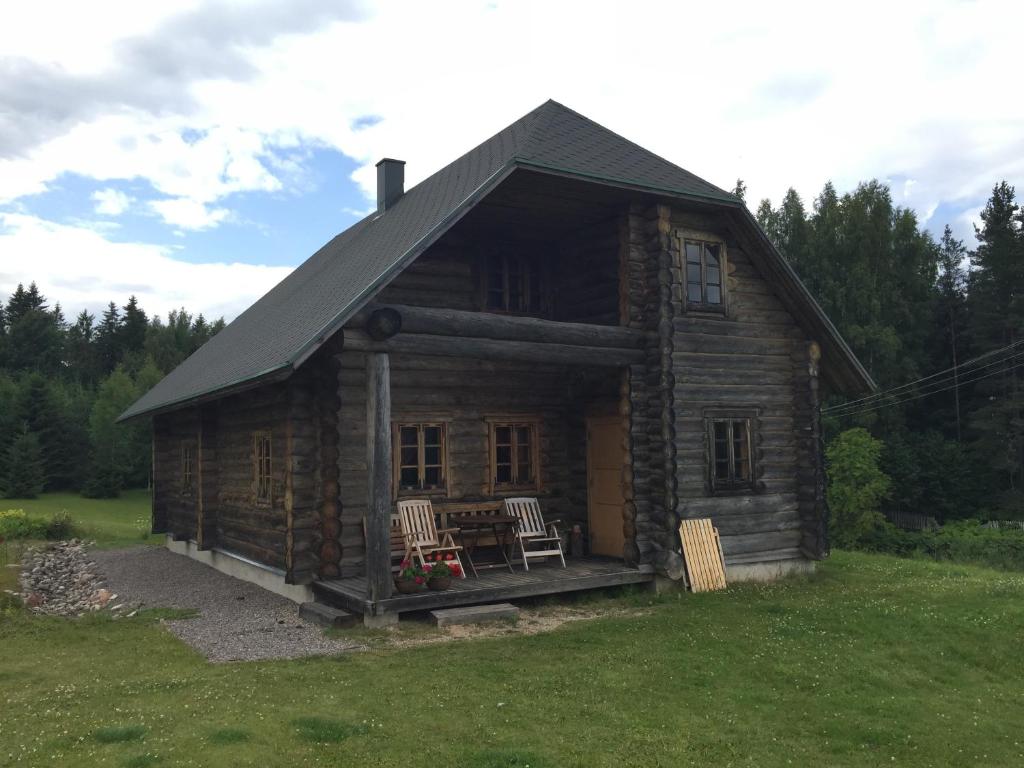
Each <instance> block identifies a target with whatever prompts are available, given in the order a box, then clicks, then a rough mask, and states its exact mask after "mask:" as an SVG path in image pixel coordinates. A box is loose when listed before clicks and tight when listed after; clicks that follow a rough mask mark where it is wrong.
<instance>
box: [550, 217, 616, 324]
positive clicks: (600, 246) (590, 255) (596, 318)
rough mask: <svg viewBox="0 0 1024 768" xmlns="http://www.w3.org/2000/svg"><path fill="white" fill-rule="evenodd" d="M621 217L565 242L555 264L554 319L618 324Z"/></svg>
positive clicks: (553, 280) (586, 230)
mask: <svg viewBox="0 0 1024 768" xmlns="http://www.w3.org/2000/svg"><path fill="white" fill-rule="evenodd" d="M619 247H620V233H619V220H618V219H610V220H608V221H606V222H601V223H600V224H596V225H593V226H590V227H587V228H586V229H584V230H581V231H579V232H576V233H574V234H573V235H572V236H571V237H568V238H565V239H563V240H562V241H561V243H560V244H559V247H558V253H557V258H555V259H553V264H552V267H551V275H552V292H553V295H554V296H556V297H557V299H556V301H554V302H553V307H552V309H553V312H552V318H553V319H554V320H560V321H563V322H572V323H592V324H594V325H618V323H619V269H620V263H619V256H620V253H619Z"/></svg>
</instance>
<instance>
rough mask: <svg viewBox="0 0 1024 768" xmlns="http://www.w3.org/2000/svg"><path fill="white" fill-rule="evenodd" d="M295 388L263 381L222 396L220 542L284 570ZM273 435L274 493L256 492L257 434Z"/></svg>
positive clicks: (219, 498)
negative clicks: (267, 497) (264, 497)
mask: <svg viewBox="0 0 1024 768" xmlns="http://www.w3.org/2000/svg"><path fill="white" fill-rule="evenodd" d="M290 405H291V404H290V393H289V389H288V387H287V386H286V385H283V384H278V385H271V386H267V387H262V388H260V389H257V390H253V391H252V392H245V393H242V394H239V395H234V396H232V397H228V398H225V399H224V400H221V401H219V408H218V422H217V456H218V463H219V466H218V469H219V488H218V493H217V543H218V546H219V547H221V548H223V549H225V550H228V551H230V552H235V553H237V554H240V555H242V556H244V557H248V558H251V559H253V560H256V561H257V562H260V563H264V564H266V565H269V566H272V567H274V568H280V569H282V570H285V569H286V568H287V566H288V563H287V534H288V515H287V511H286V507H285V503H286V494H287V493H288V491H289V485H288V482H289V474H290V472H291V471H292V467H291V462H290V461H289V458H288V456H289V454H288V444H289V415H290ZM257 432H269V433H270V438H271V457H272V458H271V498H270V500H269V501H262V500H258V499H257V498H256V474H255V466H254V449H255V446H254V436H255V434H256V433H257Z"/></svg>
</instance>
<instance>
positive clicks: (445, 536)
mask: <svg viewBox="0 0 1024 768" xmlns="http://www.w3.org/2000/svg"><path fill="white" fill-rule="evenodd" d="M398 517H399V519H400V520H401V524H402V536H403V537H405V551H406V553H407V555H406V556H407V557H412V556H415V557H416V558H417V559H418V560H419V561H420V565H426V564H427V563H428V562H430V560H428V559H427V558H428V557H429V556H430V555H434V554H437V553H440V554H441V555H442V556H444V555H447V554H449V553H451V554H453V555H455V557H454V562H456V563H458V564H459V570H460V571H461V576H462V578H466V569H465V568H463V567H462V559H461V558H460V557H459V552H461V551H462V547H461V546H459V545H458V544H456V543H455V540H454V539H453V538H452V534H453V533H455V532H456V531H458V530H459V529H458V528H438V527H437V524H436V523H435V522H434V508H433V507H432V506H431V504H430V499H408V500H406V501H400V502H398ZM450 562H451V561H450Z"/></svg>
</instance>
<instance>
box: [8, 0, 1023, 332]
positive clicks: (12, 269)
mask: <svg viewBox="0 0 1024 768" xmlns="http://www.w3.org/2000/svg"><path fill="white" fill-rule="evenodd" d="M1022 7H1024V4H1021V3H1019V2H1017V3H1006V4H998V3H964V2H928V3H920V4H919V3H912V2H891V0H889V1H888V2H884V3H877V4H875V3H870V2H869V3H844V4H842V5H839V4H832V3H821V2H813V3H806V4H786V3H764V2H757V3H751V4H750V5H749V6H747V7H742V8H741V7H740V6H739V5H738V4H735V3H707V2H702V3H696V2H693V3H690V2H664V3H647V2H640V1H638V0H633V2H629V3H623V2H621V1H620V2H614V3H611V2H609V3H605V2H598V1H595V0H586V1H585V2H554V1H553V0H540V1H539V2H529V1H528V0H492V1H490V2H486V1H477V0H454V1H452V2H448V1H447V0H445V1H444V2H435V3H424V2H387V3H373V2H369V1H367V2H361V1H360V0H336V1H335V2H329V1H328V0H289V2H287V3H284V2H280V3H271V2H249V3H243V2H226V1H224V0H217V1H214V2H206V1H202V0H194V1H191V2H190V1H188V0H173V2H158V1H157V0H147V2H144V3H140V2H138V1H137V0H128V1H125V2H120V1H112V2H106V1H105V0H94V2H91V3H80V2H71V1H70V0H69V1H68V2H48V1H47V0H33V2H31V3H18V4H7V5H6V6H5V7H4V9H3V10H0V293H2V294H4V295H6V294H9V293H10V291H11V290H12V289H13V288H14V286H15V285H16V284H17V283H18V282H19V281H23V282H26V283H27V282H28V281H31V280H36V281H37V282H38V283H39V285H40V287H41V289H42V290H43V292H44V293H45V294H46V295H47V296H48V297H50V298H51V300H59V301H60V302H61V303H62V304H63V306H64V308H65V312H66V313H67V314H68V315H72V314H74V313H76V312H77V311H79V310H80V309H82V308H89V309H90V310H92V311H96V310H97V309H99V308H101V307H102V306H103V305H105V304H106V302H107V301H109V300H111V299H113V300H115V301H117V302H118V303H119V304H123V303H124V302H125V301H126V300H127V297H128V295H129V294H132V293H134V294H136V295H138V297H139V299H140V302H141V303H142V305H143V307H144V308H146V309H147V310H149V311H150V312H154V311H157V312H160V313H165V312H167V311H168V310H169V309H171V308H174V307H177V306H181V305H185V306H187V307H188V308H189V309H191V310H193V311H202V312H204V313H205V314H206V315H207V316H208V317H216V316H219V315H225V316H226V317H227V318H228V319H230V318H231V317H233V316H234V315H235V314H237V313H238V312H239V311H241V310H242V309H244V308H245V306H247V305H248V304H249V303H251V302H252V301H253V300H254V299H255V298H257V297H258V296H259V295H261V294H262V293H263V292H264V291H266V290H267V289H268V288H269V287H270V286H271V285H273V284H274V283H276V282H277V281H278V280H280V279H281V278H282V277H283V276H284V275H285V274H287V272H288V271H289V270H290V269H291V268H292V267H294V266H295V265H296V264H298V263H299V262H301V261H302V260H303V259H304V258H306V257H307V256H308V255H309V254H311V253H312V252H313V251H315V250H316V249H317V248H318V247H319V246H320V245H322V244H323V243H324V242H326V241H327V240H328V239H329V238H330V237H332V236H333V235H334V234H336V233H337V232H339V231H341V230H343V229H345V228H346V227H348V226H349V225H351V224H352V223H353V222H355V221H356V220H358V219H359V218H361V217H362V215H363V214H364V213H365V212H366V211H367V210H368V208H369V207H371V205H372V202H371V198H372V197H373V194H374V191H373V188H372V187H373V179H374V173H373V164H374V163H375V162H376V161H377V160H378V159H380V158H381V157H383V156H389V157H398V158H401V159H404V160H406V161H407V166H406V174H407V183H415V182H416V181H418V180H420V179H422V178H423V177H425V176H426V175H428V174H430V173H432V172H433V171H435V170H437V169H438V168H439V167H441V166H443V165H445V164H446V163H448V162H449V161H450V160H452V159H454V158H455V157H456V156H458V155H459V154H461V153H462V152H464V151H465V150H467V149H469V148H470V147H472V146H474V145H475V144H477V143H479V142H480V141H482V140H483V139H485V138H487V137H488V136H490V135H491V134H493V133H494V132H495V131H497V130H499V129H500V128H502V127H503V126H505V125H506V124H508V123H510V122H512V121H513V120H515V119H516V118H518V117H520V116H521V115H522V114H524V113H526V112H528V111H529V110H530V109H532V108H533V107H535V106H537V105H538V104H540V103H541V102H543V101H544V100H546V99H548V98H554V99H556V100H558V101H560V102H562V103H564V104H566V105H567V106H569V107H572V108H573V109H576V110H577V111H580V112H582V113H583V114H585V115H587V116H588V117H591V118H593V119H595V120H597V121H598V122H599V123H602V124H604V125H606V126H608V127H609V128H611V129H613V130H615V131H617V132H619V133H621V134H624V135H625V136H627V137H629V138H631V139H633V140H634V141H636V142H638V143H640V144H642V145H644V146H646V147H647V148H649V149H651V150H653V151H655V152H657V153H658V154H661V155H663V156H664V157H667V158H668V159H670V160H672V161H674V162H676V163H678V164H679V165H682V166H683V167H685V168H687V169H689V170H691V171H693V172H694V173H696V174H698V175H700V176H702V177H704V178H706V179H708V180H709V181H712V182H713V183H716V184H718V185H719V186H722V187H725V188H730V187H731V186H732V185H733V183H734V182H735V180H736V178H737V177H742V178H743V179H744V180H745V181H746V182H747V185H748V190H749V191H748V200H750V201H751V205H752V206H756V201H757V200H759V199H760V198H762V197H770V198H772V199H773V200H774V201H778V200H779V199H780V198H781V196H782V194H783V193H784V192H785V190H786V188H787V187H789V186H794V187H795V188H796V189H797V190H798V191H799V192H800V194H801V195H802V196H803V197H804V199H805V201H807V203H808V205H809V204H810V201H811V200H813V198H814V196H815V195H816V194H817V193H818V191H820V189H821V187H822V185H823V184H824V183H825V182H826V181H827V180H829V179H831V180H833V182H834V183H835V184H836V186H837V187H838V188H839V189H840V190H846V189H849V188H851V187H852V186H854V185H855V184H856V183H857V182H858V181H860V180H866V179H870V178H879V179H884V180H887V181H888V182H889V184H890V185H891V187H892V191H893V197H894V199H895V200H896V202H897V203H898V204H900V205H904V206H909V207H911V208H913V209H914V210H916V211H917V212H918V215H919V216H920V218H921V220H922V221H924V222H926V223H927V226H929V227H930V228H931V229H933V230H937V231H940V232H941V229H942V226H943V225H944V224H946V223H949V224H951V225H952V226H953V227H954V228H955V229H956V230H957V232H958V233H959V234H960V236H961V237H964V238H965V239H967V240H968V244H969V245H971V244H973V234H972V233H973V229H972V221H973V220H974V219H976V217H977V212H978V210H979V209H980V207H981V206H982V205H983V204H984V201H985V199H986V197H987V195H988V192H989V191H990V190H991V187H992V186H993V184H994V183H995V182H997V181H999V180H1000V179H1007V180H1008V181H1009V182H1010V183H1012V184H1024V99H1021V98H1020V82H1021V67H1020V62H1019V59H1018V57H1017V51H1018V50H1019V40H1018V38H1019V34H1020V30H1021V29H1022V28H1024V23H1022V22H1024V10H1022Z"/></svg>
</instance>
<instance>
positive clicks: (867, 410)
mask: <svg viewBox="0 0 1024 768" xmlns="http://www.w3.org/2000/svg"><path fill="white" fill-rule="evenodd" d="M1022 354H1024V353H1022ZM1014 357H1017V355H1014ZM1022 365H1024V361H1021V362H1019V363H1014V364H1013V365H1009V366H1007V367H1005V368H1001V369H999V370H998V371H992V372H990V373H986V374H985V375H984V376H976V377H974V378H972V379H964V380H962V381H960V382H959V383H957V384H953V385H951V386H948V387H943V388H942V389H933V390H931V391H930V392H922V393H920V394H917V395H912V396H911V397H905V398H903V399H902V400H894V401H893V402H891V403H882V404H880V405H875V406H872V405H871V404H870V403H869V404H868V405H867V406H866V407H864V408H860V409H857V410H852V411H847V412H844V413H839V414H832V413H830V414H827V415H829V416H833V415H835V416H840V417H842V416H858V415H860V414H862V413H873V412H874V411H879V410H881V409H882V408H889V407H890V406H893V405H901V404H902V403H909V402H911V401H913V400H920V399H921V398H922V397H928V396H929V395H937V394H939V393H940V392H948V391H949V390H951V389H954V388H959V387H962V386H963V385H964V384H971V383H973V382H975V381H981V380H982V379H987V378H989V377H991V376H997V375H999V374H1000V373H1008V372H1010V371H1012V370H1014V369H1015V368H1019V367H1020V366H1022ZM989 367H991V366H985V368H989ZM980 370H982V369H981V368H979V369H977V370H975V371H972V372H971V373H977V372H978V371H980ZM936 383H938V382H936ZM822 413H823V414H824V411H822Z"/></svg>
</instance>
